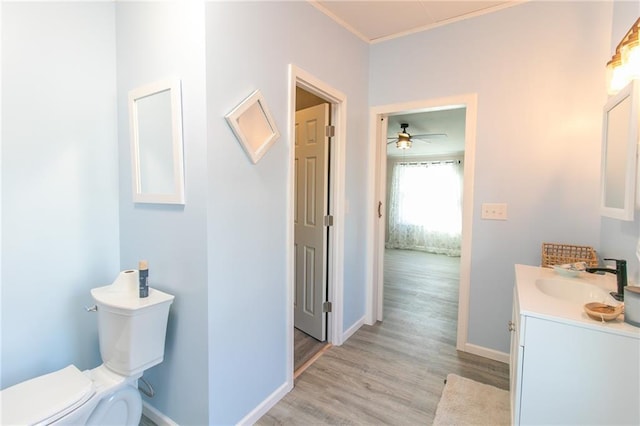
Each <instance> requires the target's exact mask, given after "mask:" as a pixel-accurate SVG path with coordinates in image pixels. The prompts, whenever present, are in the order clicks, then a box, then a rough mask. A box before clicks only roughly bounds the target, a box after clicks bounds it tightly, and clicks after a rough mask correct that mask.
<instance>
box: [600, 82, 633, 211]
mask: <svg viewBox="0 0 640 426" xmlns="http://www.w3.org/2000/svg"><path fill="white" fill-rule="evenodd" d="M637 90H638V84H637V83H636V82H635V81H632V82H631V83H629V84H628V85H627V86H626V87H625V88H624V89H622V90H621V91H620V92H618V94H616V95H615V96H613V97H612V98H611V99H609V101H608V102H607V104H606V105H605V107H604V113H603V123H602V166H601V197H600V198H601V204H600V212H601V214H602V215H603V216H607V217H611V218H614V219H620V220H633V216H634V210H635V205H636V203H635V199H634V198H635V193H636V163H637V158H636V156H637V149H638V113H639V110H638V93H637Z"/></svg>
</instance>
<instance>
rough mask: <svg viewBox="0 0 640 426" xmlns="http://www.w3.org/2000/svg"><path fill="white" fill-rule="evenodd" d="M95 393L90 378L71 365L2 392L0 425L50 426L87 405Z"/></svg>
mask: <svg viewBox="0 0 640 426" xmlns="http://www.w3.org/2000/svg"><path fill="white" fill-rule="evenodd" d="M94 393H95V391H94V389H93V382H92V381H91V379H89V378H88V377H87V376H85V375H84V374H82V372H81V371H80V370H78V369H77V368H76V367H75V366H73V365H70V366H68V367H65V368H63V369H62V370H58V371H55V372H53V373H49V374H45V375H44V376H40V377H36V378H34V379H31V380H27V381H26V382H22V383H18V384H17V385H15V386H11V387H10V388H7V389H4V390H3V391H1V392H0V402H1V404H2V421H1V422H0V424H3V425H35V424H38V423H44V424H48V423H51V422H53V421H55V420H57V419H59V418H60V417H62V416H64V415H66V414H68V413H70V412H71V411H73V410H75V409H76V408H78V407H79V406H81V405H82V404H84V403H85V402H86V401H87V400H88V399H89V398H91V397H92V396H93V394H94Z"/></svg>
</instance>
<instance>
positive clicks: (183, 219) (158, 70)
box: [115, 2, 210, 425]
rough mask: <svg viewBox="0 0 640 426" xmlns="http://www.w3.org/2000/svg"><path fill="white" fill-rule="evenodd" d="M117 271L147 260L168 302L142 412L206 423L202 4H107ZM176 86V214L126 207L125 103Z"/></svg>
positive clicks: (169, 209)
mask: <svg viewBox="0 0 640 426" xmlns="http://www.w3.org/2000/svg"><path fill="white" fill-rule="evenodd" d="M115 31H116V35H117V76H118V120H119V125H118V138H119V150H120V230H121V232H120V250H121V256H120V261H121V267H122V268H123V269H126V268H137V265H138V260H140V259H146V260H148V261H149V279H150V285H151V287H155V288H158V289H160V290H162V291H166V292H168V293H170V294H173V295H175V297H176V298H175V301H174V303H173V305H172V306H171V312H170V316H169V326H168V330H167V338H166V350H165V359H164V362H163V363H162V364H160V365H158V366H156V367H154V368H152V369H150V370H147V371H145V374H144V377H145V378H146V379H147V380H148V381H149V382H150V383H151V384H152V385H153V386H154V388H155V390H156V396H155V397H154V398H153V399H152V400H149V402H150V404H151V405H153V406H154V407H156V408H158V409H159V410H160V411H161V412H163V413H164V414H166V415H167V416H169V417H170V418H172V419H173V420H174V421H176V422H178V423H179V424H181V425H189V424H193V425H201V424H207V423H209V407H208V405H207V403H208V394H209V391H208V374H209V362H210V360H209V356H208V355H209V342H208V340H207V337H208V332H207V327H208V326H207V323H208V315H209V307H208V306H207V293H208V275H207V253H208V250H209V249H208V247H207V223H206V209H207V192H206V188H207V185H208V174H207V163H206V157H207V139H206V116H205V108H206V98H205V94H206V86H205V62H204V60H205V56H204V54H205V49H204V45H205V38H204V4H203V3H202V2H139V3H132V2H118V3H117V5H116V26H115ZM170 78H178V79H181V81H182V106H183V117H184V120H183V134H184V169H185V198H186V204H185V205H184V206H175V205H158V204H134V203H133V202H132V189H131V188H132V185H131V155H130V149H129V146H130V145H129V117H128V106H127V94H128V92H129V91H130V90H131V89H134V88H136V87H139V86H142V85H146V84H149V83H152V82H155V81H158V80H163V79H170Z"/></svg>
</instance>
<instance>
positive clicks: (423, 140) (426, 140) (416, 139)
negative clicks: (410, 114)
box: [411, 138, 431, 143]
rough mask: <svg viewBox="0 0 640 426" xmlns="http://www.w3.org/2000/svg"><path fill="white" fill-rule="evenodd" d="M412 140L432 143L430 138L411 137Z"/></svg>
mask: <svg viewBox="0 0 640 426" xmlns="http://www.w3.org/2000/svg"><path fill="white" fill-rule="evenodd" d="M411 142H424V143H431V141H430V140H428V139H418V138H411Z"/></svg>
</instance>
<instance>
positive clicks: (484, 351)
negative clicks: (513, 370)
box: [462, 343, 509, 364]
mask: <svg viewBox="0 0 640 426" xmlns="http://www.w3.org/2000/svg"><path fill="white" fill-rule="evenodd" d="M462 350H463V351H464V352H468V353H470V354H474V355H479V356H482V357H485V358H489V359H492V360H494V361H499V362H504V363H506V364H508V363H509V354H508V353H504V352H500V351H496V350H493V349H489V348H485V347H483V346H478V345H473V344H471V343H465V344H464V348H463V349H462Z"/></svg>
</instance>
